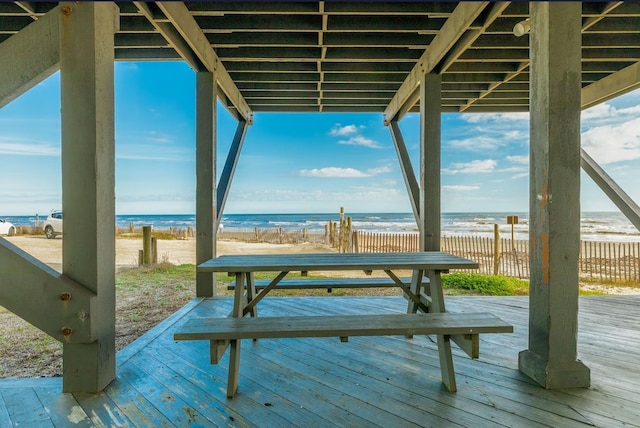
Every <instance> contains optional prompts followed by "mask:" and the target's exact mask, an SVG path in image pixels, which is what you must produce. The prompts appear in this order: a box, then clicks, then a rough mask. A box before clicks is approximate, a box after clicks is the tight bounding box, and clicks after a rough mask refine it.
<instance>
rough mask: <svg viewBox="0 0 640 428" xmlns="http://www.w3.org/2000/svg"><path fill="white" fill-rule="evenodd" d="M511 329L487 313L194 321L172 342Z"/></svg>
mask: <svg viewBox="0 0 640 428" xmlns="http://www.w3.org/2000/svg"><path fill="white" fill-rule="evenodd" d="M511 332H513V326H512V325H510V324H507V323H506V322H504V321H502V320H501V319H500V318H498V317H496V316H494V315H492V314H488V313H429V314H383V315H331V316H296V317H259V318H236V317H229V318H195V319H191V320H189V321H187V322H186V323H185V324H184V325H183V326H182V327H181V328H180V329H179V331H178V332H176V333H175V334H174V336H173V337H174V339H175V340H228V339H229V340H235V339H264V338H285V337H349V336H391V335H428V334H443V335H456V334H472V335H475V334H480V333H511Z"/></svg>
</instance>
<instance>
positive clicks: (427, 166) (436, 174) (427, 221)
mask: <svg viewBox="0 0 640 428" xmlns="http://www.w3.org/2000/svg"><path fill="white" fill-rule="evenodd" d="M441 102H442V76H440V75H439V74H435V73H428V74H425V75H424V76H423V77H422V81H421V83H420V210H419V212H420V223H421V227H420V230H421V231H422V233H421V235H420V251H440V192H441V191H440V181H441V178H440V164H441V159H440V157H441V155H440V153H441V141H440V135H441V126H442V125H441V124H442V119H441Z"/></svg>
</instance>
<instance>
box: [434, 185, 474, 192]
mask: <svg viewBox="0 0 640 428" xmlns="http://www.w3.org/2000/svg"><path fill="white" fill-rule="evenodd" d="M478 189H480V186H465V185H462V184H458V185H444V186H442V190H443V191H446V192H470V191H473V190H478Z"/></svg>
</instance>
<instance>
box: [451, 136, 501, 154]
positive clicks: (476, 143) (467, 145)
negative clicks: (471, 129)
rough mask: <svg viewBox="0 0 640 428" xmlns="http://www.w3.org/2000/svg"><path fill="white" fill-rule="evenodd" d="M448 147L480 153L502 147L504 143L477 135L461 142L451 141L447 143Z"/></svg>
mask: <svg viewBox="0 0 640 428" xmlns="http://www.w3.org/2000/svg"><path fill="white" fill-rule="evenodd" d="M449 145H450V146H451V147H453V148H456V149H464V150H471V151H478V152H481V151H485V150H493V149H496V148H498V147H502V146H504V145H506V141H505V140H504V139H498V138H493V137H487V136H482V135H479V136H477V137H471V138H465V139H462V140H452V141H449Z"/></svg>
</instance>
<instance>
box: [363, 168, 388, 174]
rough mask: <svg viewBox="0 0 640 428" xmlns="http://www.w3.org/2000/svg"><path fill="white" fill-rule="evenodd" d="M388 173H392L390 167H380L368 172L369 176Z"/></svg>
mask: <svg viewBox="0 0 640 428" xmlns="http://www.w3.org/2000/svg"><path fill="white" fill-rule="evenodd" d="M387 172H391V168H389V167H388V166H380V167H378V168H371V169H368V170H367V173H368V174H369V175H378V174H386V173H387Z"/></svg>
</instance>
